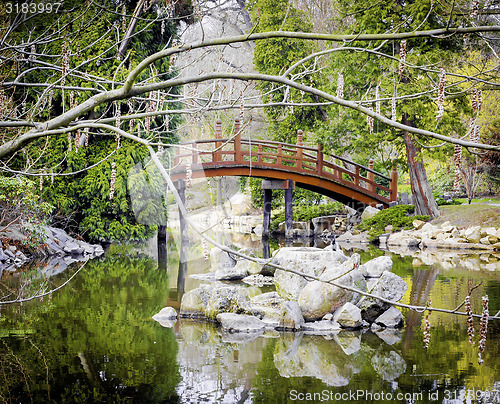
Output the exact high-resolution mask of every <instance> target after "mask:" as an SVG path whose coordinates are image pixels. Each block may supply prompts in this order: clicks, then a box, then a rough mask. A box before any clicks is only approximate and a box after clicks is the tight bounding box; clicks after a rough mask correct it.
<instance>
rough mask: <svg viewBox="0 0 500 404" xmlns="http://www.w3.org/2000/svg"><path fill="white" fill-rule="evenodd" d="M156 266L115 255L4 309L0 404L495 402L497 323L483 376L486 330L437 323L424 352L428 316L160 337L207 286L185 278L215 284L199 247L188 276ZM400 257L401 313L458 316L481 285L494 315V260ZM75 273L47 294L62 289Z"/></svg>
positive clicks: (140, 251)
mask: <svg viewBox="0 0 500 404" xmlns="http://www.w3.org/2000/svg"><path fill="white" fill-rule="evenodd" d="M253 245H254V246H260V242H259V241H257V242H254V244H253ZM249 246H250V247H252V243H249ZM256 248H257V249H259V248H261V247H256ZM381 254H389V253H387V252H382V251H378V250H372V251H369V252H362V253H361V257H362V262H365V261H367V260H369V259H370V258H372V257H374V256H376V255H381ZM151 255H156V254H152V251H148V248H147V247H116V246H112V247H111V248H110V250H109V251H107V254H106V257H105V258H104V259H100V260H95V261H90V262H88V263H87V264H86V266H85V267H84V268H83V269H82V270H81V272H80V273H79V274H78V275H77V276H76V277H75V279H74V280H72V282H71V283H70V284H69V285H68V286H66V287H64V288H63V289H61V290H60V291H58V292H56V293H54V294H53V296H52V297H51V298H49V297H46V298H44V299H43V301H40V300H36V301H32V302H28V303H24V304H22V305H10V306H0V307H1V311H0V402H7V403H30V402H35V403H47V402H68V403H79V402H137V403H143V402H144V403H146V402H151V403H155V402H164V403H170V402H179V403H181V402H182V403H200V402H207V403H211V402H220V403H250V402H262V403H287V402H321V401H323V402H327V401H329V402H340V403H341V402H359V403H365V402H384V403H386V402H394V403H405V402H408V403H410V402H413V403H443V402H444V403H469V402H472V403H474V402H478V403H500V361H499V359H500V337H499V330H500V324H498V323H499V322H498V321H497V322H494V321H490V323H489V325H488V334H487V342H486V349H485V352H484V354H483V359H484V364H483V365H479V364H478V339H479V322H476V323H475V334H476V335H475V336H474V341H475V344H470V343H469V338H468V336H467V324H466V319H465V318H464V317H459V316H450V315H446V314H440V313H436V312H434V313H432V314H431V315H430V317H429V320H430V322H431V324H432V327H431V334H430V342H429V347H428V349H425V348H424V341H423V326H424V318H425V315H426V314H427V313H415V312H408V311H404V313H403V314H404V315H405V318H406V326H405V328H404V329H402V330H401V331H395V332H382V333H373V332H371V331H364V332H347V331H342V332H340V333H339V334H337V335H333V336H314V335H306V334H303V333H278V332H268V333H265V334H264V335H262V336H260V337H257V338H252V337H246V336H239V335H234V334H233V335H231V334H224V333H222V332H221V331H220V330H219V329H218V328H217V327H216V326H215V325H213V324H209V323H205V322H195V321H187V320H183V321H180V322H178V323H176V325H175V326H174V327H173V328H164V327H162V326H161V325H160V324H158V323H156V322H155V321H153V320H152V319H151V316H152V315H153V314H155V313H157V312H158V311H159V310H160V309H161V308H162V307H164V306H166V305H169V306H174V307H176V308H178V306H179V303H180V298H181V295H182V293H183V292H184V291H186V290H189V289H191V288H194V287H197V286H198V285H199V284H200V283H201V281H199V280H195V279H192V278H190V277H189V275H190V274H194V273H203V272H206V271H208V264H207V263H205V261H204V260H203V254H202V251H201V246H199V245H192V246H191V247H190V249H189V251H187V255H188V256H189V261H188V263H187V265H185V264H180V263H179V258H178V257H179V254H178V252H177V249H176V246H175V244H174V243H169V245H168V253H167V257H168V258H167V259H166V260H165V256H164V254H163V253H162V252H160V259H159V260H157V257H155V258H152V257H151ZM392 256H393V261H394V267H393V271H394V272H395V273H397V274H398V275H400V276H402V277H403V278H404V279H405V281H406V282H407V283H408V286H409V289H408V292H407V294H406V295H405V297H404V301H405V302H406V303H412V304H425V302H426V301H428V300H429V299H432V304H433V305H435V306H438V307H444V308H450V309H453V308H456V307H457V306H459V305H460V304H461V302H462V301H463V299H464V297H465V295H466V294H467V289H468V288H469V287H472V286H477V285H479V286H477V287H476V289H475V290H474V292H473V294H472V307H473V310H474V311H475V312H478V313H480V312H481V296H482V295H485V294H487V295H488V296H489V303H490V313H491V314H495V313H496V312H497V311H498V310H499V309H500V264H499V262H498V261H495V257H493V256H485V255H483V256H468V257H464V256H462V257H457V256H456V255H454V254H451V255H446V254H441V255H438V256H437V259H433V258H432V257H429V256H428V255H426V256H420V257H401V256H399V255H395V254H393V255H392ZM79 265H80V264H75V266H74V267H72V268H70V269H69V270H67V271H66V272H64V273H62V274H59V275H57V276H55V277H52V278H50V279H49V282H50V284H51V285H52V286H54V285H57V284H61V283H62V282H64V281H65V280H66V279H67V278H68V277H69V276H71V274H72V273H73V272H74V271H75V270H76V269H77V268H78V267H79ZM40 273H43V268H42V269H40V268H35V269H32V270H25V271H24V272H23V274H22V275H19V274H16V275H15V276H14V275H12V274H9V273H4V274H3V276H2V279H1V282H0V287H1V288H0V291H2V295H4V293H3V292H4V291H5V290H6V288H13V287H15V286H16V285H18V284H19V282H20V279H21V278H23V280H26V279H30V280H31V281H32V284H31V287H32V288H36V287H37V282H40V280H39V278H40ZM261 290H262V291H268V290H269V288H267V289H264V288H263V289H261ZM28 292H29V291H27V292H26V293H28Z"/></svg>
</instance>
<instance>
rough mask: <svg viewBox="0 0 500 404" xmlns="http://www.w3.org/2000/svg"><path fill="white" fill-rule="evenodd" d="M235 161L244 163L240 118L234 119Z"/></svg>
mask: <svg viewBox="0 0 500 404" xmlns="http://www.w3.org/2000/svg"><path fill="white" fill-rule="evenodd" d="M234 161H235V162H242V161H243V156H242V155H241V133H240V118H238V117H236V118H235V119H234Z"/></svg>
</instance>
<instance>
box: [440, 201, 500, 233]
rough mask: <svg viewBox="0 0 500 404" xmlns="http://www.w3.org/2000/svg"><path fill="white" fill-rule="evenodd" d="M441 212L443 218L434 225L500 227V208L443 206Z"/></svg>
mask: <svg viewBox="0 0 500 404" xmlns="http://www.w3.org/2000/svg"><path fill="white" fill-rule="evenodd" d="M440 210H441V216H439V217H437V218H436V219H434V220H433V221H432V222H431V223H432V224H434V225H439V224H441V223H444V222H450V224H452V225H454V226H458V227H468V226H481V227H491V226H492V227H496V228H499V227H500V206H495V205H489V204H486V203H472V204H470V205H450V206H441V207H440Z"/></svg>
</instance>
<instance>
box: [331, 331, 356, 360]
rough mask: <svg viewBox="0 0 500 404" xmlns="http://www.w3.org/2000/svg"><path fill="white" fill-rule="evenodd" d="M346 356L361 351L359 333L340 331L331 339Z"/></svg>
mask: <svg viewBox="0 0 500 404" xmlns="http://www.w3.org/2000/svg"><path fill="white" fill-rule="evenodd" d="M333 338H334V340H335V342H336V343H337V344H338V345H339V346H340V348H342V351H344V353H345V354H346V355H352V354H355V353H356V352H358V351H359V350H360V349H361V334H360V333H359V332H350V331H342V332H340V333H338V334H335V336H334V337H333Z"/></svg>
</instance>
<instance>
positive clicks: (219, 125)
mask: <svg viewBox="0 0 500 404" xmlns="http://www.w3.org/2000/svg"><path fill="white" fill-rule="evenodd" d="M215 138H216V139H222V121H221V120H220V119H217V121H215Z"/></svg>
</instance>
